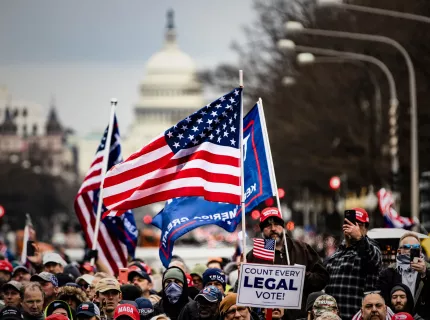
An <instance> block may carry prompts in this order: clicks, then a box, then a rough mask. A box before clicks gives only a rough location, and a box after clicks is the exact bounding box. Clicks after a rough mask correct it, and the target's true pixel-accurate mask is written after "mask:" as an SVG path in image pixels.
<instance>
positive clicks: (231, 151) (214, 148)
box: [172, 142, 240, 159]
mask: <svg viewBox="0 0 430 320" xmlns="http://www.w3.org/2000/svg"><path fill="white" fill-rule="evenodd" d="M198 151H207V152H209V153H212V154H216V155H219V156H229V157H234V158H237V159H240V150H239V149H238V148H233V147H225V146H220V145H217V144H215V143H212V142H204V143H202V144H201V145H198V146H195V147H192V148H186V149H181V150H179V152H177V153H176V154H175V155H174V156H173V157H172V159H180V158H183V157H186V156H189V155H190V154H193V153H196V152H198Z"/></svg>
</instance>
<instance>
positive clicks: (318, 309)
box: [310, 294, 339, 319]
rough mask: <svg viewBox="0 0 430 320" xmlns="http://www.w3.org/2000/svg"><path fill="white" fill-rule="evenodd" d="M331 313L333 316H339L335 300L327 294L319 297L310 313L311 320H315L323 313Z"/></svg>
mask: <svg viewBox="0 0 430 320" xmlns="http://www.w3.org/2000/svg"><path fill="white" fill-rule="evenodd" d="M326 312H331V313H333V314H336V315H339V308H338V307H337V302H336V299H335V298H333V297H332V296H330V295H328V294H323V295H321V296H319V297H318V298H317V299H316V300H315V302H314V304H313V306H312V311H311V317H310V318H311V319H317V318H318V317H320V316H321V315H322V314H323V313H326Z"/></svg>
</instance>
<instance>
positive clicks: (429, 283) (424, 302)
mask: <svg viewBox="0 0 430 320" xmlns="http://www.w3.org/2000/svg"><path fill="white" fill-rule="evenodd" d="M421 282H422V284H423V287H422V290H421V293H420V295H419V297H418V300H417V303H416V304H415V313H417V314H419V315H420V316H421V317H423V318H424V319H425V320H430V265H429V264H428V263H427V272H426V276H425V278H421V276H420V275H418V276H417V282H416V284H415V293H416V292H417V290H418V287H419V286H420V283H421ZM399 283H402V276H401V275H400V273H398V272H397V270H396V265H395V264H394V263H393V264H391V265H390V266H388V268H386V269H384V270H382V271H381V273H380V274H379V279H378V282H377V285H376V286H377V288H378V289H380V290H381V294H382V296H383V297H384V299H385V301H387V303H388V301H390V300H391V297H390V291H391V289H392V288H393V286H394V285H395V284H399Z"/></svg>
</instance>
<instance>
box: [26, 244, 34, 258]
mask: <svg viewBox="0 0 430 320" xmlns="http://www.w3.org/2000/svg"><path fill="white" fill-rule="evenodd" d="M34 243H35V242H34V241H33V240H28V241H27V257H32V256H34V254H35V253H36V249H35V248H34Z"/></svg>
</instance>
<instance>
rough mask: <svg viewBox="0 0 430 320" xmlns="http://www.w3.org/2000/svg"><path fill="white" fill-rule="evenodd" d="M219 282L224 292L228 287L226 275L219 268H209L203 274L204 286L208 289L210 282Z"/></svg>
mask: <svg viewBox="0 0 430 320" xmlns="http://www.w3.org/2000/svg"><path fill="white" fill-rule="evenodd" d="M212 281H218V282H219V283H221V284H222V286H223V288H224V290H225V285H226V278H225V273H224V272H223V271H222V270H221V269H218V268H209V269H206V271H205V272H204V273H203V286H205V287H206V285H207V284H208V282H212Z"/></svg>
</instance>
